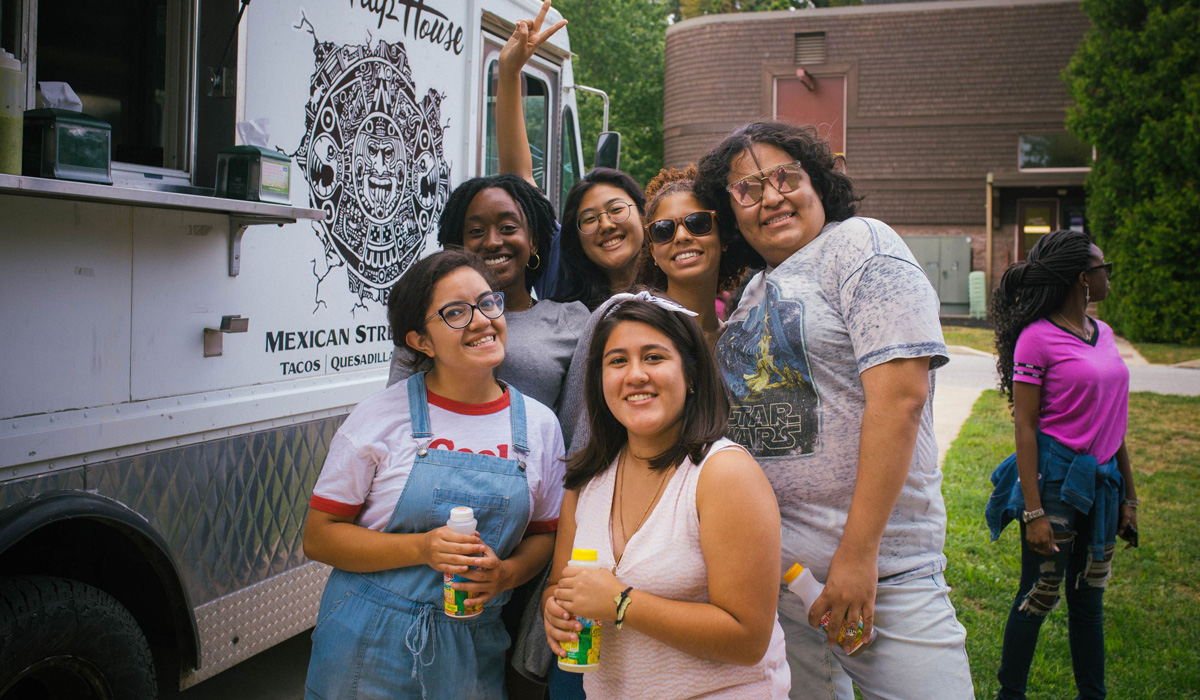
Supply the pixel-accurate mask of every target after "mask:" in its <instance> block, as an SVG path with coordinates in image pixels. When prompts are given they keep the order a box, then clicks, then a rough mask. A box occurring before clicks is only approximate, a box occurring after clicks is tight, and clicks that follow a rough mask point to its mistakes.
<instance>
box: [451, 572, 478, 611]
mask: <svg viewBox="0 0 1200 700" xmlns="http://www.w3.org/2000/svg"><path fill="white" fill-rule="evenodd" d="M467 580H468V579H465V578H463V577H462V576H458V575H457V574H442V597H443V598H444V599H445V602H446V614H447V615H449V616H450V617H475V616H476V615H478V614H479V613H481V612H483V606H482V605H471V606H467V605H464V604H463V601H465V600H466V599H467V598H470V597H471V594H470V593H469V592H467V591H459V590H455V589H453V588H451V587H450V584H451V583H462V582H464V581H467Z"/></svg>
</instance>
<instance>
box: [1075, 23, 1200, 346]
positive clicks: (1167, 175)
mask: <svg viewBox="0 0 1200 700" xmlns="http://www.w3.org/2000/svg"><path fill="white" fill-rule="evenodd" d="M1082 6H1083V10H1084V12H1086V13H1087V14H1088V16H1089V17H1090V18H1091V20H1092V28H1091V30H1090V31H1089V32H1088V34H1087V36H1086V37H1085V39H1084V41H1083V44H1082V45H1081V46H1080V47H1079V50H1078V52H1077V53H1076V54H1075V57H1074V58H1073V59H1072V60H1071V63H1070V65H1069V66H1068V67H1067V69H1066V72H1065V79H1066V80H1067V82H1068V84H1069V86H1070V90H1071V93H1072V95H1073V96H1074V98H1075V102H1076V106H1075V107H1074V108H1073V109H1072V110H1071V111H1070V113H1069V114H1068V116H1067V126H1068V128H1069V129H1071V131H1073V132H1074V133H1075V134H1076V135H1077V136H1079V137H1080V138H1081V139H1083V140H1085V141H1087V142H1090V143H1091V144H1093V145H1094V146H1095V147H1096V152H1097V157H1096V163H1095V165H1094V167H1093V169H1092V172H1091V173H1090V174H1089V175H1088V180H1087V192H1088V205H1087V206H1088V219H1089V222H1090V227H1091V231H1092V234H1093V235H1094V236H1095V238H1096V241H1097V243H1098V244H1099V245H1100V247H1101V248H1102V249H1103V250H1104V253H1105V256H1106V257H1107V258H1108V259H1109V260H1112V261H1113V262H1115V263H1116V270H1117V271H1118V272H1119V274H1120V276H1119V278H1118V279H1117V281H1116V282H1115V285H1114V286H1115V289H1114V294H1113V295H1112V297H1111V298H1110V300H1109V301H1106V302H1105V303H1104V304H1103V311H1104V317H1105V318H1106V319H1107V320H1108V321H1109V322H1110V323H1111V324H1112V325H1113V326H1114V327H1115V328H1116V329H1117V330H1118V332H1120V333H1122V334H1124V335H1126V336H1127V337H1129V338H1131V339H1133V340H1146V341H1164V342H1176V343H1189V344H1197V343H1200V308H1197V307H1198V306H1200V192H1198V191H1197V182H1198V181H1200V1H1198V0H1083V2H1082Z"/></svg>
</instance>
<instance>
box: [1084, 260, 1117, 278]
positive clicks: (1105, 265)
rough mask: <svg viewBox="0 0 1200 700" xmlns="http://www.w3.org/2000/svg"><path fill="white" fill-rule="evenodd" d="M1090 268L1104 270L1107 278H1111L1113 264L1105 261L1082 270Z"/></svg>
mask: <svg viewBox="0 0 1200 700" xmlns="http://www.w3.org/2000/svg"><path fill="white" fill-rule="evenodd" d="M1092 270H1104V274H1106V275H1108V278H1109V279H1112V276H1113V264H1112V263H1111V262H1106V263H1103V264H1101V265H1092V266H1091V267H1089V268H1088V269H1086V270H1084V272H1091V271H1092Z"/></svg>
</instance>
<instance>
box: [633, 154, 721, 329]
mask: <svg viewBox="0 0 1200 700" xmlns="http://www.w3.org/2000/svg"><path fill="white" fill-rule="evenodd" d="M695 183H696V166H694V165H689V166H687V168H685V169H683V170H677V169H675V168H663V169H662V170H660V171H659V173H658V175H655V176H654V179H652V180H651V181H650V184H649V185H646V225H645V230H646V245H645V247H644V248H643V249H642V257H641V263H640V270H639V272H638V281H639V282H640V283H642V284H644V285H647V286H649V287H653V288H654V289H661V290H664V291H665V292H666V293H667V296H669V297H671V298H672V299H674V300H675V301H677V302H679V303H680V304H682V305H683V306H684V307H686V308H688V309H690V310H691V311H694V312H696V314H697V321H699V323H700V328H701V329H702V330H703V331H704V338H705V340H707V341H708V345H709V347H714V346H715V345H716V343H717V338H718V336H720V334H721V331H722V329H723V328H724V326H723V324H722V323H721V321H720V319H719V318H718V316H717V306H716V300H717V295H718V294H719V293H721V292H723V291H728V290H732V289H735V288H736V287H737V286H738V283H739V282H740V281H741V276H742V273H743V272H744V271H745V263H744V259H743V258H744V256H737V255H733V256H729V255H726V254H725V253H726V252H727V251H728V249H729V246H730V245H731V244H732V245H734V246H738V245H744V244H742V243H741V242H740V241H737V240H735V236H734V234H733V233H732V232H729V231H726V230H725V229H722V228H721V226H720V225H719V224H718V223H717V212H716V211H714V210H713V208H712V206H709V205H708V204H706V203H705V202H702V201H700V198H699V196H697V194H696V191H695Z"/></svg>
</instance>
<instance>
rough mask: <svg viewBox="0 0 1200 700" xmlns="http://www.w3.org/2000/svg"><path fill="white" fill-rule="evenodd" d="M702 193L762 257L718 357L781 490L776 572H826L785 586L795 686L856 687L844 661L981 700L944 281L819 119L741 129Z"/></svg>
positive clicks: (810, 689)
mask: <svg viewBox="0 0 1200 700" xmlns="http://www.w3.org/2000/svg"><path fill="white" fill-rule="evenodd" d="M696 190H697V192H698V193H699V194H700V195H701V197H702V198H703V199H704V200H706V201H711V202H714V203H715V204H716V210H717V213H718V217H719V220H720V225H721V226H722V228H725V227H729V228H730V230H736V231H737V232H738V233H739V235H740V236H741V237H742V238H744V239H745V241H746V242H747V243H748V244H749V246H750V248H752V249H753V253H752V254H751V253H745V255H747V256H751V255H752V256H753V257H756V258H758V259H760V260H761V261H762V262H765V264H766V266H767V267H766V269H765V270H764V271H763V272H761V273H759V274H758V275H756V276H755V277H754V279H752V280H751V281H750V283H749V284H748V285H747V287H746V290H745V292H744V293H743V295H742V299H741V302H740V304H739V306H738V308H737V310H736V311H735V312H734V313H733V314H732V315H731V316H730V318H729V321H728V326H727V328H726V330H725V333H724V334H723V335H722V336H721V339H720V340H719V341H718V342H717V348H716V354H717V362H718V364H719V366H720V368H721V372H722V375H723V376H724V378H725V381H726V383H727V384H728V386H729V387H730V391H731V394H732V399H733V403H734V405H735V410H734V413H733V416H734V418H733V420H732V421H731V425H730V431H731V432H730V436H731V437H732V438H733V439H735V440H737V441H738V442H740V443H742V444H743V445H745V446H746V447H747V448H748V449H749V450H750V453H751V454H752V455H754V457H755V458H756V459H757V460H758V461H759V463H760V464H761V465H762V467H763V470H764V471H765V472H766V474H767V477H768V478H769V479H770V480H771V485H772V486H773V487H774V489H775V494H776V497H777V498H778V500H779V507H780V513H781V515H782V518H783V547H782V552H783V557H782V561H781V562H779V563H780V569H779V572H778V573H780V574H781V573H782V572H783V571H784V570H786V569H787V568H789V567H790V566H791V565H792V563H793V562H798V563H800V564H802V565H804V566H805V567H807V568H809V569H810V570H811V571H812V572H813V574H814V575H815V576H816V577H817V579H818V580H822V581H824V582H825V589H824V592H823V593H822V594H821V596H820V597H819V598H818V599H817V600H816V601H815V603H814V604H813V606H812V608H811V610H810V611H806V610H805V608H804V605H803V604H802V603H801V601H800V599H799V597H798V596H795V595H792V594H791V593H790V592H788V591H786V590H784V591H782V592H781V593H780V595H781V596H782V597H781V598H780V603H779V613H780V615H779V617H780V622H781V623H782V624H783V629H784V631H785V632H786V634H787V647H788V662H789V665H790V667H791V671H792V688H793V691H792V692H793V695H794V697H797V698H801V697H805V698H806V697H813V696H815V695H818V694H820V695H821V696H822V697H831V696H834V695H836V696H837V697H840V698H847V699H848V698H851V697H853V695H852V688H851V686H850V682H849V680H848V679H847V675H849V677H850V678H852V679H853V680H854V682H855V683H856V684H857V685H858V687H859V688H860V689H861V690H862V693H863V696H864V697H866V698H881V697H938V698H953V699H956V700H957V699H959V698H973V697H974V690H973V687H972V685H971V674H970V666H969V664H968V663H967V656H966V649H965V639H966V631H965V630H964V629H963V627H962V625H960V624H959V623H958V620H957V619H956V617H955V613H954V608H953V606H952V605H951V604H950V599H949V587H948V586H947V585H946V582H945V579H944V578H943V576H942V572H943V570H944V569H945V567H946V557H945V555H944V554H943V553H942V546H943V543H944V542H945V532H946V510H945V505H944V503H943V501H942V494H941V478H942V474H941V470H940V469H939V468H938V463H937V443H936V441H935V440H934V436H933V414H932V400H931V397H932V387H933V371H934V370H935V369H937V368H938V367H940V366H941V365H943V364H945V363H946V361H947V360H948V357H947V355H946V346H945V343H944V341H943V339H942V332H941V325H940V322H939V318H938V300H937V295H936V293H935V292H934V289H933V287H932V286H931V285H930V283H929V280H928V279H927V278H926V277H925V273H924V272H923V271H922V269H921V267H920V266H919V265H918V264H917V262H916V260H915V259H914V258H913V256H912V253H910V252H909V250H908V248H907V247H906V246H905V245H904V242H903V241H901V240H900V237H899V236H898V235H896V233H895V232H894V231H893V230H892V229H891V228H889V227H888V226H887V225H886V224H884V223H883V222H881V221H876V220H874V219H867V218H862V217H858V216H855V214H856V212H857V202H858V201H859V199H860V197H859V196H858V195H857V194H856V193H855V191H854V187H853V184H852V183H851V181H850V179H849V178H848V177H847V176H846V175H845V174H843V173H842V172H840V171H839V168H838V166H837V163H836V161H835V159H834V155H833V153H831V152H830V150H829V146H828V145H827V144H826V143H825V141H823V140H821V139H820V138H819V137H818V136H817V134H816V131H815V130H814V129H812V128H806V127H799V126H795V125H792V124H785V123H781V122H758V123H754V124H749V125H747V126H744V127H742V128H740V129H738V130H737V131H735V132H734V133H733V134H731V135H730V136H728V137H727V138H726V139H725V140H724V141H722V142H721V143H720V144H718V145H717V146H716V147H715V148H714V149H713V150H712V151H711V152H710V153H708V155H706V156H704V158H703V159H702V160H701V161H700V164H699V177H698V178H697V181H696ZM730 253H731V254H732V253H735V251H734V250H733V249H732V248H731V250H730ZM748 262H751V264H752V261H748ZM825 613H829V622H828V624H826V625H825V628H826V629H824V630H821V629H819V627H820V626H821V619H822V617H823V616H824V614H825ZM872 630H874V631H875V632H876V633H877V634H878V639H877V640H876V641H875V642H874V643H873V644H871V645H870V646H867V647H866V648H865V649H863V650H861V651H860V652H859V653H857V654H856V655H854V656H850V655H849V654H848V652H849V651H851V650H853V649H854V648H855V645H856V643H857V640H858V639H860V638H861V639H870V635H871V634H872ZM831 647H832V648H831ZM835 650H836V653H834V651H835ZM843 671H844V673H843Z"/></svg>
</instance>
